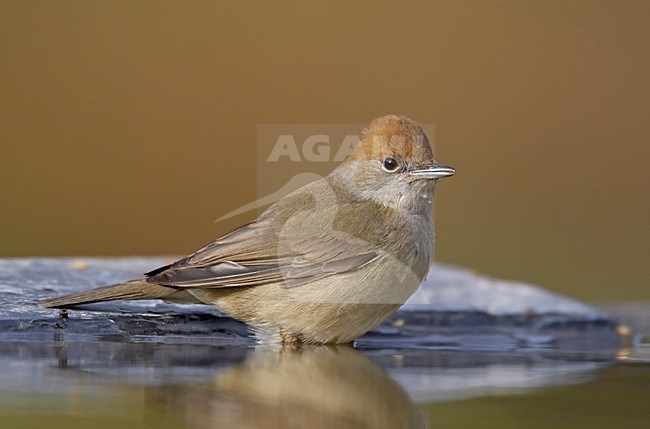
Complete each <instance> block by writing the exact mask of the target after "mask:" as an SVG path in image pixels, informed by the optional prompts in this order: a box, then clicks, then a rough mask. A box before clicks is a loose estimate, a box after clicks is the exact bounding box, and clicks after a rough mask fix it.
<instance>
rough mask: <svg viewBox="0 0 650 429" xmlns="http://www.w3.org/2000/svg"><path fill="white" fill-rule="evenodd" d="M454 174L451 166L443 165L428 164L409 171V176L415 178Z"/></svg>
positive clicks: (431, 177) (433, 177) (435, 177)
mask: <svg viewBox="0 0 650 429" xmlns="http://www.w3.org/2000/svg"><path fill="white" fill-rule="evenodd" d="M454 174H456V170H454V169H453V168H452V167H445V166H444V165H435V164H434V165H430V166H427V167H425V168H419V169H417V170H411V171H409V176H412V177H413V178H415V179H442V178H443V177H449V176H453V175H454Z"/></svg>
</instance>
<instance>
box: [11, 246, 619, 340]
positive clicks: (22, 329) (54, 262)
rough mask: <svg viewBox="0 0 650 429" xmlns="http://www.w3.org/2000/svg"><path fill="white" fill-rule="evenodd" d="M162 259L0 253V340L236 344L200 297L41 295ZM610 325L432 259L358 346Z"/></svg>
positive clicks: (610, 334) (241, 335)
mask: <svg viewBox="0 0 650 429" xmlns="http://www.w3.org/2000/svg"><path fill="white" fill-rule="evenodd" d="M165 262H167V260H165V259H162V258H117V259H106V258H62V259H38V258H36V259H4V260H0V342H13V341H25V340H30V341H64V340H65V341H96V340H102V341H110V342H122V343H126V342H128V343H166V344H211V345H223V346H228V345H238V344H240V345H244V344H250V343H252V342H253V341H254V340H253V339H252V338H251V337H250V336H249V335H248V333H247V328H246V326H245V325H244V324H242V323H240V322H238V321H236V320H233V319H232V318H230V317H228V316H227V315H225V314H223V313H221V312H220V311H219V310H218V309H216V308H214V307H211V306H205V305H174V304H166V303H163V302H161V301H116V302H110V303H101V304H92V305H86V306H83V307H81V308H79V309H73V310H69V311H68V313H67V315H66V314H61V313H60V311H59V310H53V309H46V308H42V307H40V306H39V305H38V304H37V302H38V301H39V300H41V299H43V298H47V297H52V296H56V295H61V294H66V293H71V292H76V291H81V290H85V289H89V288H93V287H97V286H102V285H107V284H111V283H116V282H120V281H123V280H127V279H131V278H137V277H140V276H141V275H142V273H144V272H146V271H149V270H151V269H153V268H156V267H158V266H160V265H163V264H164V263H165ZM618 328H619V327H618V323H617V322H616V321H615V320H613V319H611V318H609V317H608V316H606V315H605V314H603V313H601V312H599V311H597V310H595V309H592V308H590V307H588V306H586V305H584V304H582V303H579V302H577V301H574V300H571V299H569V298H566V297H562V296H559V295H556V294H552V293H549V292H546V291H543V290H541V289H539V288H536V287H534V286H530V285H526V284H521V283H513V282H506V281H499V280H494V279H489V278H487V277H484V276H479V275H476V274H474V273H472V272H469V271H466V270H463V269H459V268H454V267H449V266H444V265H436V266H435V267H434V268H433V269H432V271H431V273H430V274H429V276H428V279H427V281H426V282H425V284H423V286H422V288H421V290H420V291H418V292H417V293H416V294H415V295H414V297H413V298H412V299H411V300H409V302H408V303H407V305H405V306H404V307H402V309H401V310H400V311H398V312H397V313H396V314H395V315H394V316H392V317H391V318H390V319H389V320H387V321H386V322H385V323H384V324H383V325H382V326H381V327H379V328H378V329H376V330H375V331H373V332H371V333H369V334H367V335H365V336H364V337H362V338H361V339H359V341H358V344H357V345H358V346H359V347H361V348H383V347H400V348H404V347H406V348H425V349H442V350H447V349H449V350H483V351H485V350H493V351H503V350H520V349H549V348H550V349H556V350H582V351H597V350H601V351H603V350H609V351H612V350H616V349H617V348H618V347H619V344H620V341H621V338H620V336H619V334H618Z"/></svg>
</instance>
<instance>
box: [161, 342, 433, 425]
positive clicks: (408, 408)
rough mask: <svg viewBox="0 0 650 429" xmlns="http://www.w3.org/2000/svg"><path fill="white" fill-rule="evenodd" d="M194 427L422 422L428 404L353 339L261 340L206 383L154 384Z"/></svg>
mask: <svg viewBox="0 0 650 429" xmlns="http://www.w3.org/2000/svg"><path fill="white" fill-rule="evenodd" d="M153 393H154V395H155V398H156V399H157V400H158V401H161V402H164V403H166V404H167V405H168V406H169V407H171V408H173V409H175V410H176V412H178V413H181V416H179V417H181V418H182V419H183V420H185V421H187V423H188V425H189V426H190V427H193V428H194V427H196V428H201V429H202V428H206V429H207V428H215V427H219V428H237V429H242V428H259V427H264V428H266V429H272V428H278V429H280V428H281V429H287V428H302V427H308V428H314V429H318V428H336V429H345V428H354V429H359V428H387V429H388V428H390V429H398V428H424V427H425V426H426V424H425V417H424V412H423V410H421V409H420V408H419V407H417V406H416V405H414V404H413V403H412V402H411V401H410V399H409V397H408V395H407V393H406V392H405V391H404V390H402V388H401V387H400V386H399V385H398V384H397V383H396V382H395V381H393V380H392V379H391V378H390V377H388V376H387V375H386V373H384V371H383V370H382V369H380V368H379V367H377V366H376V365H374V364H373V363H372V362H370V361H369V360H368V359H367V358H366V357H365V356H363V355H362V354H361V353H359V352H357V351H356V350H354V349H353V348H352V347H348V346H302V347H290V346H284V347H282V348H281V349H277V348H276V349H269V348H267V347H262V346H260V348H258V349H256V350H255V352H254V353H253V354H252V355H250V356H249V358H248V359H246V361H245V362H243V363H241V364H239V365H236V366H234V367H231V368H229V369H228V370H226V371H225V372H223V373H219V374H217V375H215V376H214V378H213V379H212V380H211V381H210V382H208V383H206V384H201V385H180V386H179V385H175V386H173V387H171V386H170V387H163V388H162V389H161V388H156V389H155V391H154V392H153Z"/></svg>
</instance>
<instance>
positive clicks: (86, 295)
mask: <svg viewBox="0 0 650 429" xmlns="http://www.w3.org/2000/svg"><path fill="white" fill-rule="evenodd" d="M176 292H177V291H176V289H174V288H171V287H167V286H160V285H157V284H151V283H147V282H146V281H144V280H131V281H128V282H124V283H119V284H116V285H110V286H104V287H100V288H97V289H91V290H89V291H87V292H81V293H75V294H71V295H64V296H60V297H57V298H50V299H45V300H43V301H40V302H39V304H40V305H42V306H43V307H71V306H74V305H80V304H90V303H93V302H101V301H114V300H117V299H160V298H165V297H166V296H169V295H172V294H174V293H176Z"/></svg>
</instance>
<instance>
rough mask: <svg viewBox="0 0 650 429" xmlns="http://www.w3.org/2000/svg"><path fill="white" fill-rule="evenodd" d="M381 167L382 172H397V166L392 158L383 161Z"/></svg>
mask: <svg viewBox="0 0 650 429" xmlns="http://www.w3.org/2000/svg"><path fill="white" fill-rule="evenodd" d="M383 167H384V170H386V171H388V172H389V173H394V172H395V171H397V168H398V167H399V164H398V163H397V161H395V159H393V158H386V159H385V160H384V164H383Z"/></svg>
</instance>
